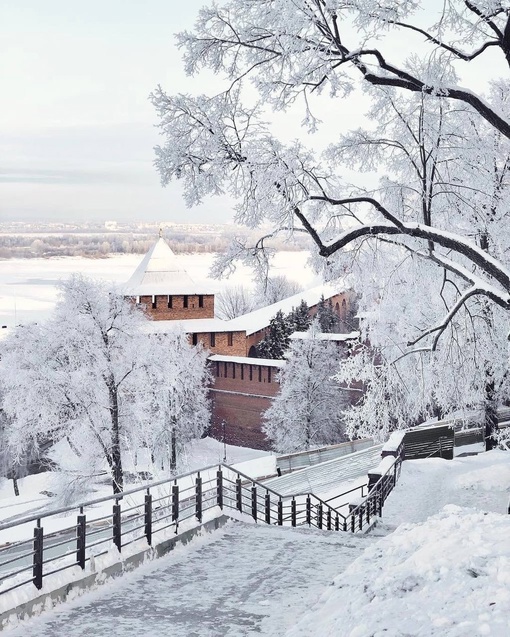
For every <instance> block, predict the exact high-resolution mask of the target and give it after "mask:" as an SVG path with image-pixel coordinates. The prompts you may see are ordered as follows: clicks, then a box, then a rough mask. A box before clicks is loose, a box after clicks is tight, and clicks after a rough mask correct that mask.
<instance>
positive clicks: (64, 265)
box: [0, 252, 320, 327]
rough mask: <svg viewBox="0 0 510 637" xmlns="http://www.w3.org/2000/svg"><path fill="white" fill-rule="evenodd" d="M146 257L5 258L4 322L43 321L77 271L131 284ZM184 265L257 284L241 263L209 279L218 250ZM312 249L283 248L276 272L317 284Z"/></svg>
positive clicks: (203, 275)
mask: <svg viewBox="0 0 510 637" xmlns="http://www.w3.org/2000/svg"><path fill="white" fill-rule="evenodd" d="M142 258H143V255H139V254H129V255H114V256H111V257H109V258H106V259H86V258H81V257H62V258H51V259H10V260H5V261H0V326H2V325H7V326H8V327H12V326H13V325H16V324H18V323H25V322H30V321H37V320H41V319H42V318H46V317H47V316H48V315H49V314H50V313H51V311H52V309H53V306H54V305H55V301H56V297H57V287H56V286H57V284H58V282H59V281H61V280H62V279H66V278H67V277H69V276H70V275H71V274H72V273H74V272H81V273H82V274H84V275H86V276H89V277H91V278H94V279H99V280H103V281H109V282H113V283H118V284H122V283H125V282H126V281H127V280H128V279H129V277H130V276H131V274H132V273H133V271H134V270H135V269H136V267H137V266H138V264H139V263H140V261H141V260H142ZM179 259H181V260H182V264H183V266H184V268H185V269H186V270H187V271H188V273H189V275H190V276H191V278H192V279H194V280H195V281H196V282H197V283H206V282H207V285H208V286H209V287H210V289H211V291H213V292H215V291H218V290H220V289H221V288H222V287H224V286H225V285H231V284H236V285H239V284H245V285H248V286H249V285H251V281H252V278H253V275H252V273H251V271H250V270H249V269H248V268H246V267H239V268H238V270H237V271H236V272H235V273H234V274H233V275H232V276H231V277H230V278H229V279H224V280H221V281H216V280H211V279H209V278H208V277H209V269H210V267H211V265H212V262H213V259H214V255H213V254H183V255H180V256H179ZM307 259H308V253H307V252H279V253H277V254H276V255H275V258H274V261H273V268H272V274H273V275H278V274H282V275H285V276H286V277H288V278H289V279H292V280H294V281H298V282H299V283H300V284H301V285H302V286H303V287H305V288H306V287H312V286H314V285H317V284H318V283H319V282H320V281H319V279H318V278H317V277H316V276H315V275H314V274H313V272H312V271H311V269H310V267H308V266H307V265H306V262H307Z"/></svg>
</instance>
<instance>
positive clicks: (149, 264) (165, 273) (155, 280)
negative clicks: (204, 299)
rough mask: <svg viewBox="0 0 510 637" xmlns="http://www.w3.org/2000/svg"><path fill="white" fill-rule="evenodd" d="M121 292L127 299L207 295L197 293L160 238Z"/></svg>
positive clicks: (200, 291) (193, 283) (196, 289)
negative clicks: (132, 297)
mask: <svg viewBox="0 0 510 637" xmlns="http://www.w3.org/2000/svg"><path fill="white" fill-rule="evenodd" d="M123 292H124V294H126V295H128V296H155V295H157V294H159V295H165V294H207V293H208V292H206V291H205V290H199V289H198V287H197V284H196V283H195V282H194V281H193V279H192V278H191V277H190V276H189V274H188V273H187V272H186V270H184V268H182V266H181V265H180V264H179V259H178V258H177V256H176V255H175V254H174V253H173V252H172V250H171V249H170V248H169V246H168V244H167V242H166V241H165V240H164V239H163V237H160V238H159V239H158V240H157V241H156V243H155V244H154V245H153V246H152V248H151V249H150V250H149V252H147V254H146V255H145V256H144V258H143V260H142V262H141V263H140V265H139V266H138V267H137V268H136V270H135V271H134V273H133V275H132V276H131V278H130V279H129V281H128V282H127V283H126V285H125V286H124V288H123ZM209 294H211V292H209Z"/></svg>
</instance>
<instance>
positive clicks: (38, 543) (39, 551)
mask: <svg viewBox="0 0 510 637" xmlns="http://www.w3.org/2000/svg"><path fill="white" fill-rule="evenodd" d="M43 546H44V534H43V528H42V526H41V520H37V526H36V527H35V528H34V561H33V567H32V574H33V576H34V580H33V581H34V586H35V587H36V588H37V589H38V590H41V588H42V581H43Z"/></svg>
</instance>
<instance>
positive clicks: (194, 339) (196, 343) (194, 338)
mask: <svg viewBox="0 0 510 637" xmlns="http://www.w3.org/2000/svg"><path fill="white" fill-rule="evenodd" d="M191 342H192V343H193V345H198V334H193V336H192V337H191Z"/></svg>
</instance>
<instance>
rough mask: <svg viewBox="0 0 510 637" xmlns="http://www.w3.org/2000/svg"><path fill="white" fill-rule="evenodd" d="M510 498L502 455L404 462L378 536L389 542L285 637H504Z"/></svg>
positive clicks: (339, 580)
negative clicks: (315, 636)
mask: <svg viewBox="0 0 510 637" xmlns="http://www.w3.org/2000/svg"><path fill="white" fill-rule="evenodd" d="M509 491H510V457H509V455H508V453H507V452H504V451H491V452H490V453H484V454H480V455H478V456H474V457H467V458H457V459H455V460H440V459H428V460H413V461H408V462H404V463H403V465H402V477H401V480H400V482H399V484H398V485H397V487H396V489H395V490H394V491H393V493H392V494H391V495H390V497H389V499H388V501H387V503H386V505H385V508H384V511H383V518H384V523H383V524H382V525H381V526H380V527H379V528H378V529H376V530H375V531H374V533H376V534H377V533H389V534H388V535H387V536H386V537H383V538H382V539H380V540H379V541H378V542H376V543H374V544H371V545H369V546H368V547H367V549H366V550H365V551H364V553H363V554H362V555H361V556H360V557H358V559H356V560H355V561H354V562H353V563H352V564H351V565H350V566H348V567H347V569H346V570H345V571H343V572H342V573H340V574H339V575H338V576H337V577H336V578H335V579H334V581H333V582H332V584H331V585H330V586H329V588H328V590H327V591H326V592H325V593H324V594H323V595H322V597H321V599H320V600H319V602H318V603H317V604H316V605H315V606H314V607H313V608H312V609H311V610H309V611H308V612H307V613H306V614H305V615H304V617H303V618H302V619H301V621H299V622H298V623H297V625H296V626H295V627H294V628H293V629H291V630H290V631H289V632H288V633H287V635H288V637H309V636H310V635H320V636H321V637H328V636H330V637H333V636H334V637H339V636H340V635H341V636H342V637H404V636H406V637H418V636H420V637H436V636H437V637H474V636H475V635H491V636H495V637H507V636H508V635H510V541H509V538H510V515H508V514H507V505H508V497H509ZM406 521H407V523H406ZM397 524H401V525H400V526H398V528H396V530H394V531H393V532H391V531H392V530H393V527H394V526H395V525H397Z"/></svg>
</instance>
